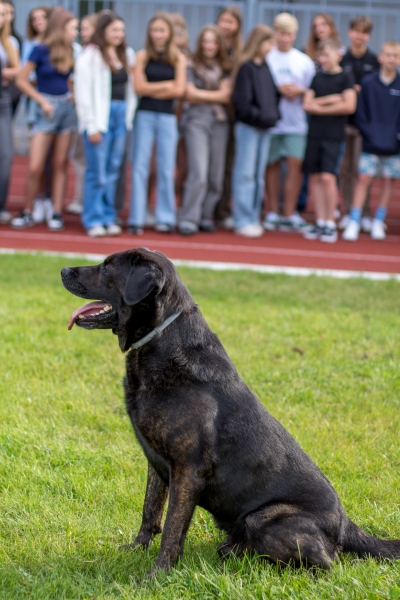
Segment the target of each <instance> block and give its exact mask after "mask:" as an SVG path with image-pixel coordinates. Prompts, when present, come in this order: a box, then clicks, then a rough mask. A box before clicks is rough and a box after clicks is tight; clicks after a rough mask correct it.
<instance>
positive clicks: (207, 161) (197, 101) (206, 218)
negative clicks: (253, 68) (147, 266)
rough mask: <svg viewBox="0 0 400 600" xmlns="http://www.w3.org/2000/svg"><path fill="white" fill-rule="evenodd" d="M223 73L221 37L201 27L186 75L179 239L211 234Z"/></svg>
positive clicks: (226, 85) (225, 84)
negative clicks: (184, 162) (184, 170)
mask: <svg viewBox="0 0 400 600" xmlns="http://www.w3.org/2000/svg"><path fill="white" fill-rule="evenodd" d="M229 71H230V62H229V61H228V59H227V55H226V51H225V49H224V46H223V42H222V38H221V34H220V32H219V30H218V28H217V27H216V26H215V25H206V26H205V27H203V29H202V30H201V31H200V34H199V36H198V39H197V48H196V51H195V53H194V54H193V57H192V59H191V61H190V62H189V64H188V72H187V87H186V96H185V99H186V101H187V103H188V107H187V116H186V119H185V130H184V139H185V144H186V151H187V159H188V175H187V178H186V181H185V184H184V188H183V197H182V205H181V208H180V211H179V218H178V228H179V232H180V233H181V234H182V235H193V234H195V233H197V232H198V231H199V230H201V231H207V232H210V233H211V232H214V231H215V225H214V220H213V219H214V209H215V206H216V204H217V202H218V200H219V198H220V196H221V193H222V187H223V178H224V169H225V156H226V146H227V143H228V132H229V124H228V114H227V110H226V106H227V104H228V103H229V100H230V96H231V90H232V85H231V82H230V80H229V78H228V75H229Z"/></svg>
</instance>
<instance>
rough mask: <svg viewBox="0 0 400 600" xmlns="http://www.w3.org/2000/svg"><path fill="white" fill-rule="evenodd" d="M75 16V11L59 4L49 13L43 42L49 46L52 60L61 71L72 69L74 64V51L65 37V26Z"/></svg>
mask: <svg viewBox="0 0 400 600" xmlns="http://www.w3.org/2000/svg"><path fill="white" fill-rule="evenodd" d="M75 18H76V17H75V15H74V14H73V13H71V12H69V11H68V10H65V9H64V8H62V7H58V6H56V7H55V8H53V9H52V11H51V12H50V15H49V20H48V24H47V29H46V33H45V35H44V39H43V44H45V45H46V46H47V47H48V48H49V51H50V62H51V63H52V65H53V66H54V67H55V68H56V69H57V71H59V72H60V73H66V72H68V71H71V70H72V68H73V66H74V51H73V48H72V44H71V42H70V41H68V40H67V39H66V37H65V26H66V25H67V23H69V22H70V21H72V20H73V19H75Z"/></svg>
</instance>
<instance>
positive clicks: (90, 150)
mask: <svg viewBox="0 0 400 600" xmlns="http://www.w3.org/2000/svg"><path fill="white" fill-rule="evenodd" d="M134 62H135V55H134V52H133V50H132V49H131V48H127V46H126V42H125V25H124V22H123V21H122V19H121V18H120V17H118V16H117V15H116V14H115V13H114V12H112V11H110V10H104V11H102V12H101V13H100V15H99V18H98V21H97V25H96V31H95V33H94V35H93V37H92V40H91V43H90V44H89V45H88V46H87V47H86V48H85V50H84V51H83V52H82V54H81V55H80V56H79V58H78V60H77V63H76V73H75V97H76V109H77V113H78V122H79V131H80V132H81V133H83V134H84V137H83V139H84V147H85V157H86V164H87V168H86V176H85V184H84V192H83V213H82V222H83V226H84V227H85V229H86V231H87V233H88V235H90V236H91V237H102V236H104V235H119V234H120V233H121V228H120V227H119V226H118V225H117V224H116V212H115V207H114V196H115V187H116V184H117V180H118V175H119V169H120V165H121V161H122V158H123V153H124V147H125V140H126V135H127V130H130V129H132V124H133V115H134V111H135V107H136V98H135V95H134V91H133V78H132V73H133V66H134Z"/></svg>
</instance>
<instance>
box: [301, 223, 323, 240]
mask: <svg viewBox="0 0 400 600" xmlns="http://www.w3.org/2000/svg"><path fill="white" fill-rule="evenodd" d="M324 229H325V227H321V226H320V225H317V224H315V225H311V226H310V227H309V228H308V229H306V230H305V231H304V232H303V237H305V238H306V240H319V238H320V237H321V235H322V233H323V231H324Z"/></svg>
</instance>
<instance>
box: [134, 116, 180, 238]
mask: <svg viewBox="0 0 400 600" xmlns="http://www.w3.org/2000/svg"><path fill="white" fill-rule="evenodd" d="M154 142H155V143H156V162H157V204H156V214H155V217H156V223H163V224H166V225H175V220H176V203H175V184H174V175H175V166H176V148H177V144H178V125H177V120H176V116H175V115H171V114H168V113H159V112H151V111H149V110H139V111H138V112H137V113H136V117H135V134H134V142H133V161H132V167H133V173H132V198H131V209H130V213H129V221H128V222H129V225H135V226H136V227H143V224H144V221H145V218H146V207H147V196H148V180H149V170H150V161H151V154H152V150H153V144H154Z"/></svg>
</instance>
